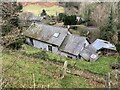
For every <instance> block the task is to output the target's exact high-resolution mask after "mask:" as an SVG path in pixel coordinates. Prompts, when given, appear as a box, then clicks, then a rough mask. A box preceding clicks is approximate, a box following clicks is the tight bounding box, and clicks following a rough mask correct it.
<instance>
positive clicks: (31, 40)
mask: <svg viewBox="0 0 120 90" xmlns="http://www.w3.org/2000/svg"><path fill="white" fill-rule="evenodd" d="M30 43H31V45H33V46H34V43H33V39H32V38H30Z"/></svg>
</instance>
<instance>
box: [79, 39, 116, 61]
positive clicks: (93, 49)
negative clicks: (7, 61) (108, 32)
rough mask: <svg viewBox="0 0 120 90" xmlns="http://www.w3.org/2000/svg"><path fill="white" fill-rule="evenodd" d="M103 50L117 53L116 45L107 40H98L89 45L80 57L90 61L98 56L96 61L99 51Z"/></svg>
mask: <svg viewBox="0 0 120 90" xmlns="http://www.w3.org/2000/svg"><path fill="white" fill-rule="evenodd" d="M103 48H105V49H110V50H115V51H116V47H115V45H113V44H111V43H110V42H108V41H105V40H101V39H96V40H95V41H94V42H93V43H92V44H91V45H88V46H87V47H86V48H85V49H83V51H82V52H81V53H80V55H81V56H82V57H83V58H84V59H86V60H90V59H91V56H92V55H96V58H94V59H95V60H97V59H98V53H97V51H98V50H100V49H103Z"/></svg>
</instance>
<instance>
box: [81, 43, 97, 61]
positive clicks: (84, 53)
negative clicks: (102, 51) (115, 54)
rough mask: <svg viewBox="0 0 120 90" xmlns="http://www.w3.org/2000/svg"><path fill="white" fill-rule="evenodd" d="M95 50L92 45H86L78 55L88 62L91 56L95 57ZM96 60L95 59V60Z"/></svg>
mask: <svg viewBox="0 0 120 90" xmlns="http://www.w3.org/2000/svg"><path fill="white" fill-rule="evenodd" d="M96 52H97V49H95V48H94V47H93V46H92V45H88V46H87V47H86V48H85V49H83V51H82V52H81V53H80V55H81V56H82V57H83V58H84V59H85V60H90V57H91V55H93V54H94V55H96V54H97V53H96ZM96 59H97V58H96Z"/></svg>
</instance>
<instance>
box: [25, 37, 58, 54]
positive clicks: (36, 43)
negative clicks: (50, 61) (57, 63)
mask: <svg viewBox="0 0 120 90" xmlns="http://www.w3.org/2000/svg"><path fill="white" fill-rule="evenodd" d="M26 42H27V43H29V44H31V42H30V39H29V38H26ZM33 44H34V47H36V48H39V49H42V50H46V51H49V50H48V45H50V44H47V43H44V42H41V41H38V40H35V39H33ZM52 52H53V53H58V47H55V46H52Z"/></svg>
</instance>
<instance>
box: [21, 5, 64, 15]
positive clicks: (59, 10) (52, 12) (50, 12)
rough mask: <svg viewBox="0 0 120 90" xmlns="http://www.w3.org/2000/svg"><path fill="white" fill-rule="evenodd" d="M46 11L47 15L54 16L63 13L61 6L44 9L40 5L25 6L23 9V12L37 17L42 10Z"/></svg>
mask: <svg viewBox="0 0 120 90" xmlns="http://www.w3.org/2000/svg"><path fill="white" fill-rule="evenodd" d="M43 9H44V10H46V12H47V14H48V15H50V16H51V15H56V13H62V12H64V8H63V7H61V6H57V5H54V6H52V7H45V6H40V5H27V6H25V7H23V12H32V13H33V14H34V15H36V16H38V15H40V13H41V12H42V10H43Z"/></svg>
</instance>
